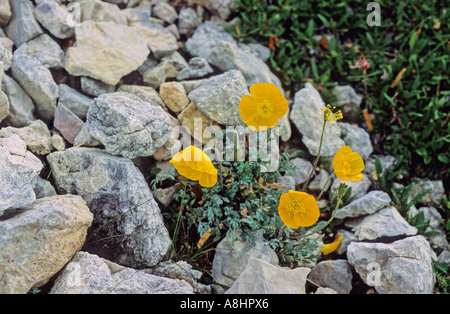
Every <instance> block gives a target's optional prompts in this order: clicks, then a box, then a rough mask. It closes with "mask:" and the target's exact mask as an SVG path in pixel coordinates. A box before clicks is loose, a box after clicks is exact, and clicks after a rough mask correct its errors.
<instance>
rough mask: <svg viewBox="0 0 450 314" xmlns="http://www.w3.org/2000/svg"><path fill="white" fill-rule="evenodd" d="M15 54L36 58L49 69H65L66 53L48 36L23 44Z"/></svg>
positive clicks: (43, 35) (41, 36)
mask: <svg viewBox="0 0 450 314" xmlns="http://www.w3.org/2000/svg"><path fill="white" fill-rule="evenodd" d="M14 54H24V55H27V56H30V57H33V58H36V59H38V60H39V61H40V62H41V63H42V65H43V66H45V67H46V68H48V69H62V68H63V67H64V51H63V50H62V49H61V47H60V46H59V45H58V43H57V42H56V41H54V40H53V39H52V38H51V37H50V36H49V35H47V34H42V35H40V36H38V37H36V38H34V39H32V40H30V41H28V42H26V43H24V44H22V45H21V46H20V47H19V48H17V49H16V51H15V52H14Z"/></svg>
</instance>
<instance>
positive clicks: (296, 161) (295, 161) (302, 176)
mask: <svg viewBox="0 0 450 314" xmlns="http://www.w3.org/2000/svg"><path fill="white" fill-rule="evenodd" d="M289 163H290V164H292V165H294V166H295V167H297V169H298V170H297V171H293V172H292V173H291V174H290V175H291V176H292V177H293V178H294V180H295V185H297V184H301V183H303V182H306V180H308V177H309V175H310V174H311V171H312V170H313V165H312V164H311V163H310V162H309V161H308V160H306V159H303V158H299V157H296V158H292V159H291V160H290V161H289Z"/></svg>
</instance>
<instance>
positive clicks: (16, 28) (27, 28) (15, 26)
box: [5, 0, 44, 47]
mask: <svg viewBox="0 0 450 314" xmlns="http://www.w3.org/2000/svg"><path fill="white" fill-rule="evenodd" d="M9 4H10V6H11V13H12V17H11V20H10V21H9V24H8V25H7V26H6V27H5V33H6V35H7V36H8V37H9V38H10V39H12V41H13V42H14V44H15V45H16V47H19V46H20V45H22V44H23V43H25V42H27V41H29V40H30V39H33V38H34V37H37V36H38V35H40V34H42V33H43V32H44V31H43V30H42V28H41V26H39V24H38V22H37V21H36V19H35V18H34V15H33V3H32V2H31V1H30V0H19V1H9Z"/></svg>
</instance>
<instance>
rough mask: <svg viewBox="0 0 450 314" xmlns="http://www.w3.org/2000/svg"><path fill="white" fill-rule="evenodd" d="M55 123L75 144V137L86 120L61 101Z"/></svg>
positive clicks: (67, 139) (57, 108)
mask: <svg viewBox="0 0 450 314" xmlns="http://www.w3.org/2000/svg"><path fill="white" fill-rule="evenodd" d="M53 125H54V127H55V129H57V130H58V131H59V132H61V134H62V136H64V138H65V139H66V141H68V142H69V143H71V144H73V142H74V140H75V138H76V137H77V135H78V134H79V133H80V131H81V129H82V128H83V126H84V122H83V121H82V120H81V119H80V118H78V117H77V116H76V115H75V114H74V113H73V112H72V111H70V110H69V109H68V108H67V107H66V106H64V105H63V104H62V103H59V104H58V106H57V107H56V112H55V119H54V121H53Z"/></svg>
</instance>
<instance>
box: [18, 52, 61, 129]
mask: <svg viewBox="0 0 450 314" xmlns="http://www.w3.org/2000/svg"><path fill="white" fill-rule="evenodd" d="M11 70H12V74H13V77H14V78H15V79H16V80H17V82H18V83H19V84H20V85H21V86H22V87H23V89H24V90H25V91H26V92H27V94H28V95H30V97H31V98H32V99H33V101H34V103H35V105H36V113H37V115H38V116H39V117H40V118H42V119H43V120H44V121H46V122H50V121H52V119H53V116H54V115H55V109H56V101H57V98H58V85H56V83H55V81H54V80H53V76H52V74H51V72H50V71H49V70H48V69H47V68H46V67H44V66H43V65H42V63H41V62H40V61H39V60H38V59H36V58H32V57H29V56H26V55H22V54H16V55H14V57H13V63H12V67H11Z"/></svg>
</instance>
